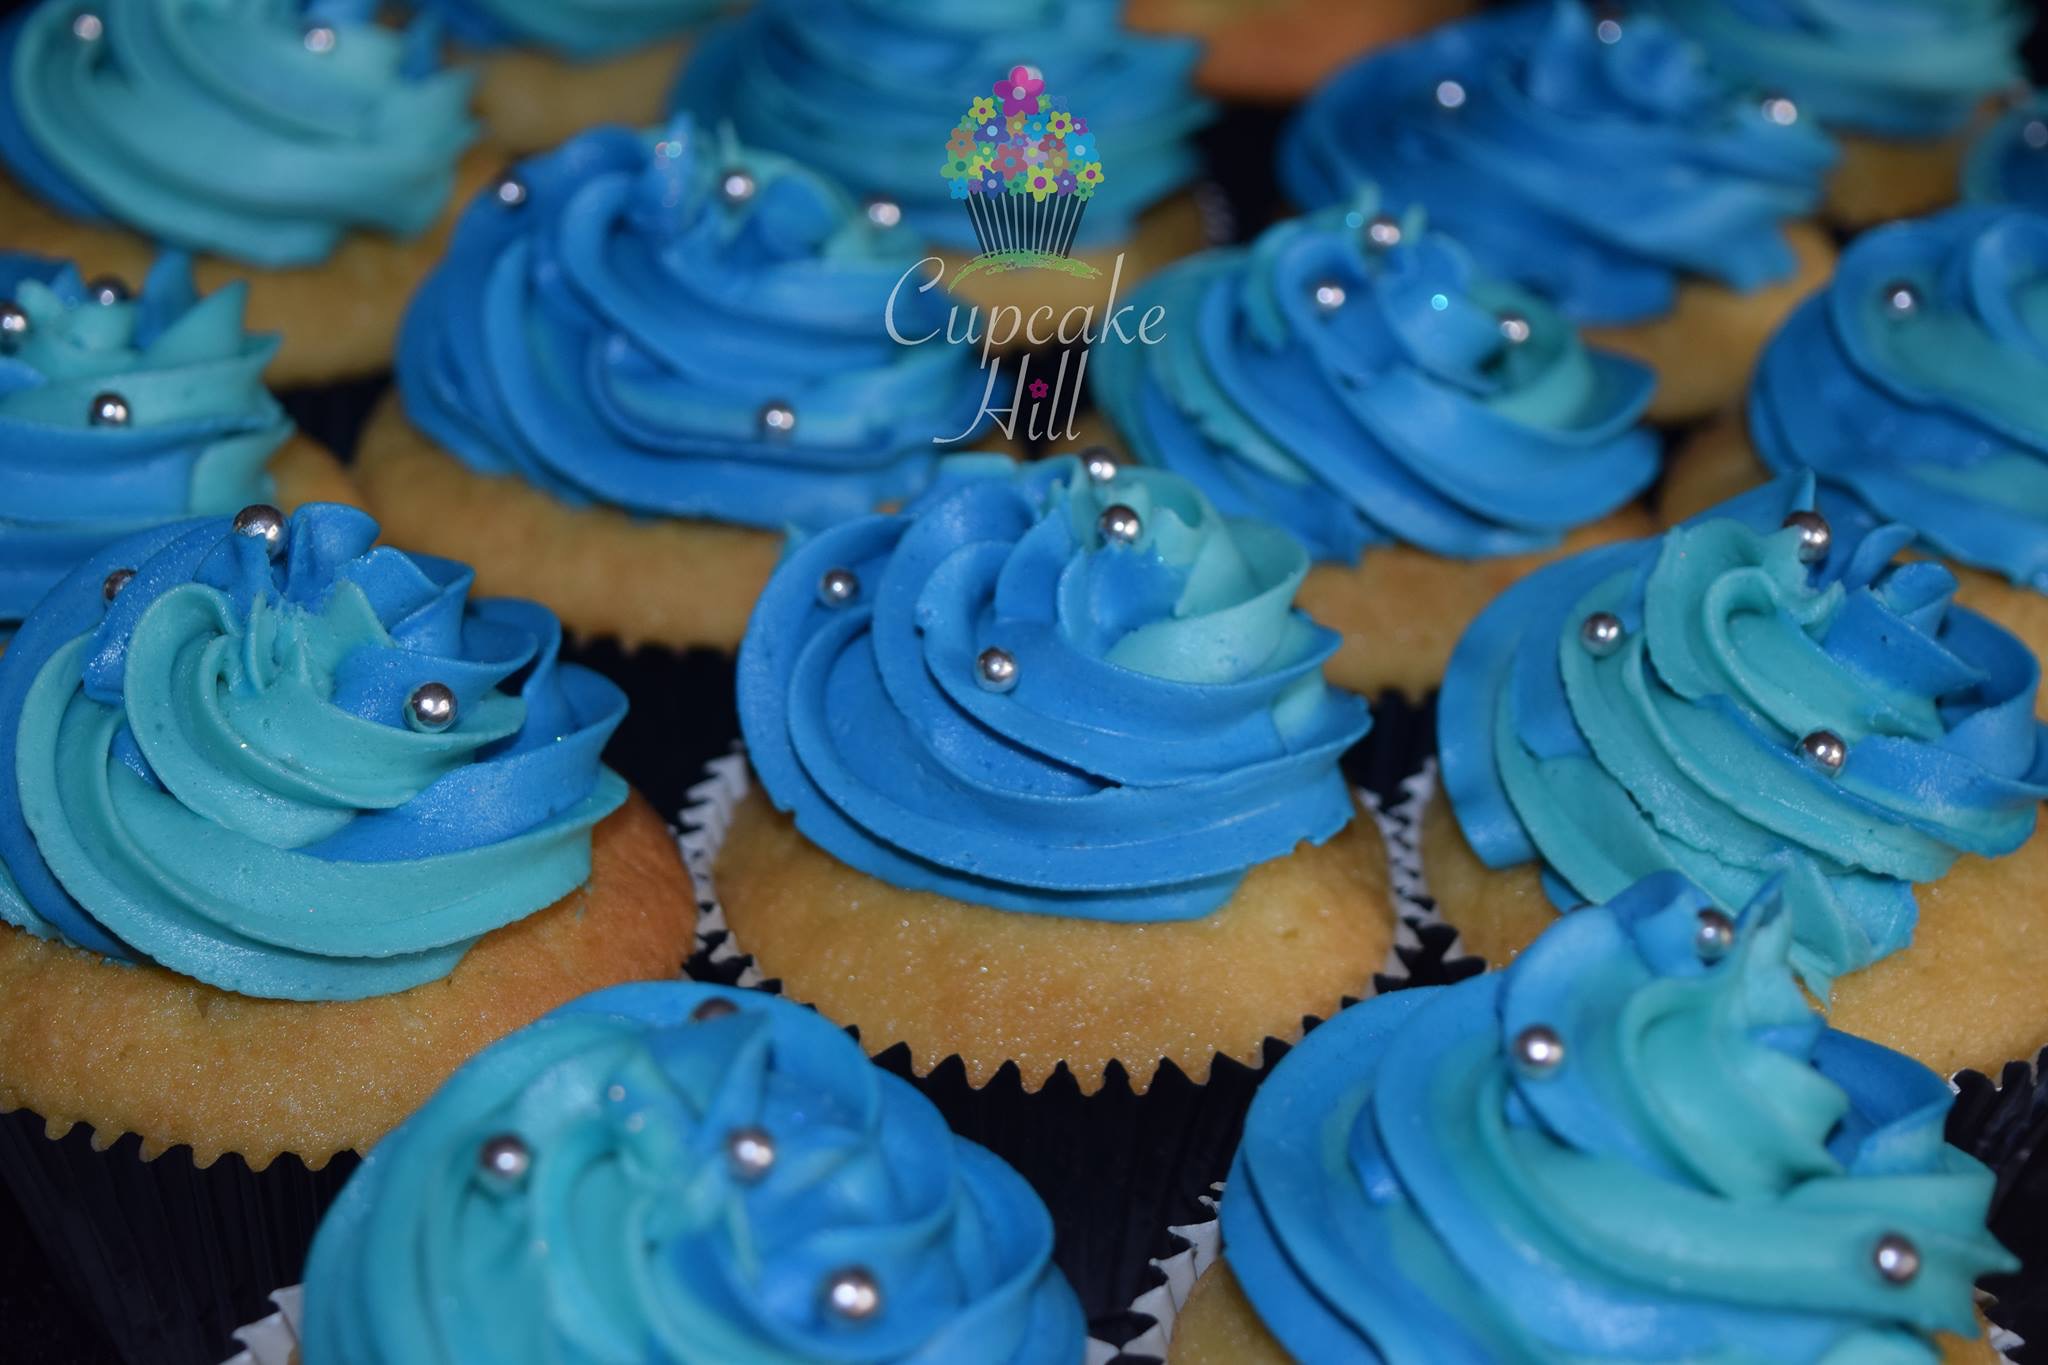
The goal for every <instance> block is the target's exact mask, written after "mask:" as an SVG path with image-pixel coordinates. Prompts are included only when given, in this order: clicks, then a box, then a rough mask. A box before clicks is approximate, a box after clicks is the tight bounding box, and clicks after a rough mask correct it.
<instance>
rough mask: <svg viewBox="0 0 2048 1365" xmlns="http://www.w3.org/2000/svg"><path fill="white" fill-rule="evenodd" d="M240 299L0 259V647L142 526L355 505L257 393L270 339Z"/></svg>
mask: <svg viewBox="0 0 2048 1365" xmlns="http://www.w3.org/2000/svg"><path fill="white" fill-rule="evenodd" d="M245 293H246V290H245V288H244V286H242V285H240V284H234V285H229V286H228V287H227V288H225V289H222V290H220V291H218V292H216V293H214V294H210V295H208V296H206V297H205V298H204V299H202V298H200V296H199V294H198V292H197V291H196V290H195V289H194V288H193V286H192V269H191V263H190V261H189V260H188V259H187V258H186V257H185V256H183V255H182V254H180V253H175V252H172V253H166V254H165V255H164V256H162V257H161V258H159V259H158V261H157V263H156V265H155V266H153V267H152V268H151V270H150V272H149V278H148V279H147V280H146V281H144V283H143V286H142V293H141V294H140V295H139V296H135V297H130V296H129V295H128V293H127V291H126V290H125V289H122V288H119V287H117V286H115V285H114V284H113V283H112V282H111V281H99V280H95V281H94V282H93V283H92V285H91V286H88V285H87V284H86V283H85V282H84V281H83V280H81V279H80V278H79V274H78V271H77V269H76V268H75V267H73V266H71V265H69V264H66V263H64V262H60V261H49V260H44V259H42V258H41V257H38V256H28V255H23V254H19V253H15V252H6V251H0V488H4V489H5V490H6V497H5V500H4V502H0V641H4V640H5V638H6V635H7V633H8V632H9V631H11V630H12V628H13V627H14V626H15V625H17V624H19V623H20V621H21V619H22V618H23V617H25V616H26V615H28V612H29V608H31V607H33V606H34V605H35V604H36V602H37V600H38V599H39V598H41V597H42V595H43V594H44V593H45V592H46V591H48V590H49V588H50V587H51V585H53V584H54V583H56V582H57V580H58V579H60V578H62V577H64V576H65V575H66V574H68V573H69V572H70V571H71V570H72V569H73V568H75V567H77V565H78V564H79V563H80V562H81V561H83V560H85V559H87V558H89V557H90V556H92V555H93V554H94V553H95V552H97V551H99V550H100V549H102V548H104V547H105V546H106V545H108V544H109V543H110V542H112V541H115V540H118V539H119V538H121V537H122V536H124V535H127V534H129V533H131V532H134V531H138V530H141V529H143V528H145V527H148V526H152V525H156V524H158V523H161V522H166V521H177V520H180V519H182V518H184V517H188V516H192V515H195V514H199V513H207V512H233V511H235V510H236V509H238V508H241V507H244V506H247V505H248V504H249V503H252V502H271V503H276V504H278V505H280V506H282V507H285V508H291V507H296V506H297V505H298V504H299V503H301V502H309V501H319V502H335V501H343V500H347V499H348V498H350V497H351V496H352V490H351V487H350V484H349V482H348V478H347V476H346V475H345V474H343V473H342V471H341V468H340V466H339V465H338V464H336V463H335V461H334V458H333V457H332V456H330V455H329V454H327V452H326V451H324V450H322V449H320V447H319V446H317V445H315V444H314V443H313V442H312V441H310V440H307V439H306V438H304V437H303V436H299V435H297V434H296V433H294V431H293V430H292V424H291V421H290V419H289V418H287V417H286V416H285V414H284V410H283V409H282V408H280V407H279V406H278V405H277V400H276V399H274V398H272V397H271V395H270V391H269V390H268V389H266V388H264V386H263V370H264V367H265V366H266V365H268V364H269V362H270V359H271V357H272V356H273V355H274V354H275V353H276V351H277V338H276V337H269V336H260V335H252V334H251V333H249V332H248V331H246V330H244V328H243V326H242V304H243V298H244V295H245Z"/></svg>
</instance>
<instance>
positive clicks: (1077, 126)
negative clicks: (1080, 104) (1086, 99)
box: [1074, 114, 1088, 133]
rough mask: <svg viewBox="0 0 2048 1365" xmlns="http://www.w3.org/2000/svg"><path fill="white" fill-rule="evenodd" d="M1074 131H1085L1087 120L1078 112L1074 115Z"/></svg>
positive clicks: (1086, 129)
mask: <svg viewBox="0 0 2048 1365" xmlns="http://www.w3.org/2000/svg"><path fill="white" fill-rule="evenodd" d="M1074 131H1075V132H1077V133H1085V132H1087V131H1088V120H1087V119H1084V118H1082V117H1081V116H1080V115H1079V114H1076V115H1074Z"/></svg>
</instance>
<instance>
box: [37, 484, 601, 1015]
mask: <svg viewBox="0 0 2048 1365" xmlns="http://www.w3.org/2000/svg"><path fill="white" fill-rule="evenodd" d="M263 510H265V511H267V510H268V509H263ZM266 523H267V524H269V525H271V526H273V527H276V526H278V523H277V522H275V521H269V520H268V518H265V517H263V516H262V515H260V514H257V515H254V516H252V518H251V519H250V520H247V521H245V522H244V525H245V527H246V528H250V529H260V528H261V527H262V526H264V525H265V524H266ZM376 538H377V524H376V523H375V522H373V521H371V520H370V519H369V518H368V517H367V516H365V515H364V514H363V513H361V512H358V511H356V510H355V509H353V508H348V507H342V506H339V505H334V504H316V505H314V506H311V507H307V508H303V509H301V510H300V511H299V512H298V513H297V514H296V515H295V516H292V517H290V518H288V519H284V520H283V522H282V527H281V529H280V530H279V531H278V534H277V536H276V537H275V539H274V540H273V539H269V538H266V537H265V536H264V535H261V534H252V533H250V530H249V529H245V530H243V531H237V530H236V529H234V520H232V519H230V518H227V517H206V518H200V519H198V520H193V521H180V522H174V523H171V524H169V525H166V526H161V527H157V528H154V529H151V530H148V531H143V532H139V533H137V534H135V535H133V536H129V537H126V538H124V539H122V540H120V541H117V542H116V543H115V544H113V545H112V546H110V547H108V548H107V549H105V550H103V551H101V552H100V553H99V554H97V555H95V556H93V557H92V558H91V559H89V560H87V561H86V562H85V564H84V565H83V566H82V567H81V568H79V569H78V570H77V571H76V572H75V573H73V574H72V575H70V576H69V577H68V578H66V579H64V580H63V581H62V582H61V583H59V584H58V585H57V586H56V587H55V588H53V589H52V590H51V591H50V594H49V595H48V596H47V597H45V598H44V599H43V600H42V602H41V603H40V604H38V605H37V607H36V609H35V610H34V611H33V612H31V613H30V615H29V618H28V620H27V621H26V622H24V623H23V625H22V627H21V631H20V633H19V634H17V635H16V636H15V637H14V639H13V640H12V641H11V642H10V643H9V645H8V647H7V652H6V653H5V654H4V655H0V717H5V718H6V719H5V723H4V724H0V774H4V775H5V777H4V780H0V919H5V920H7V921H9V922H10V923H13V924H15V925H18V926H20V927H21V928H24V929H27V930H28V931H30V932H31V933H35V934H38V935H41V936H44V937H54V938H60V939H62V940H64V941H65V942H67V943H70V944H72V945H73V946H75V947H78V948H83V949H86V950H87V951H90V952H95V953H101V954H104V955H106V956H108V957H112V958H117V959H122V960H126V961H133V962H150V963H155V964H157V965H159V966H162V967H166V968H168V969H170V970H171V971H174V972H177V973H180V974H181V975H184V976H187V977H191V978H194V979H196V980H199V981H202V982H205V983H207V984H209V985H213V986H217V987H219V988H221V989H222V990H228V991H235V992H238V993H241V994H244V995H252V996H267V997H273V998H283V999H293V1000H334V999H360V998H362V997H366V996H372V995H382V994H386V993H389V992H392V991H398V990H404V989H406V988H408V987H411V986H416V985H419V984H421V983H423V982H427V981H434V980H438V979H439V978H441V977H443V976H446V975H447V974H448V973H449V972H450V971H451V970H453V969H454V966H455V964H456V962H457V961H458V960H460V958H461V957H462V955H463V953H464V952H465V951H467V949H468V948H469V945H470V944H471V943H473V942H474V941H475V940H476V939H477V938H479V937H480V936H482V935H483V934H486V933H488V932H490V931H491V930H493V929H496V928H499V927H500V926H502V925H505V924H509V923H512V922H513V921H515V920H518V919H522V918H524V917H525V916H527V915H529V914H532V913H533V912H534V911H536V910H541V909H544V908H546V907H547V906H549V905H551V904H552V903H554V902H555V901H556V900H558V899H560V898H561V897H562V896H565V895H567V894H568V893H569V892H571V891H573V890H575V889H576V888H577V887H579V886H581V885H582V884H583V883H584V882H585V881H586V880H588V878H589V875H590V832H591V827H592V826H593V825H595V824H596V823H597V821H598V820H599V819H601V818H602V817H604V816H605V815H607V814H609V813H610V812H611V811H612V810H614V809H616V808H617V807H618V806H619V804H620V803H621V802H622V801H624V799H625V795H626V788H625V783H624V782H622V781H621V780H620V779H619V777H618V776H617V775H616V774H614V773H613V772H611V771H610V770H609V769H607V768H605V767H603V766H601V764H600V763H599V754H600V752H601V751H602V749H603V747H604V743H605V741H606V739H607V738H609V737H610V735H611V732H612V730H613V729H614V728H616V727H617V725H618V723H619V721H620V719H621V718H622V717H623V716H624V715H625V710H626V702H625V698H624V696H623V695H622V694H621V693H620V692H619V690H618V689H617V688H616V687H614V686H613V685H612V684H611V683H609V682H607V681H606V680H604V679H603V678H601V677H599V676H598V675H597V674H595V673H592V672H589V671H588V670H586V669H582V668H576V667H573V666H566V665H560V664H558V663H557V661H556V652H557V650H558V648H559V646H560V643H561V627H560V626H559V624H558V623H557V622H556V621H555V618H554V617H553V616H552V615H550V614H549V613H548V612H547V611H546V610H545V609H544V608H542V607H540V606H537V605H535V604H534V603H531V602H518V601H511V600H485V601H477V602H468V601H467V600H466V598H467V594H468V590H469V585H470V581H471V577H472V575H471V573H470V571H469V570H468V569H467V568H465V567H463V566H461V565H459V564H453V563H449V562H447V561H445V560H436V559H428V558H425V557H423V556H414V555H407V554H405V553H402V552H401V551H398V550H394V549H390V548H373V544H374V542H375V540H376ZM428 684H439V685H440V688H442V689H445V692H442V693H434V692H429V693H428V696H429V697H438V698H440V699H442V700H447V699H451V698H452V702H453V708H454V713H453V717H452V719H451V718H450V717H449V716H448V715H446V714H445V713H443V712H442V711H440V710H437V709H433V708H427V709H422V708H421V707H420V706H416V705H415V704H414V699H415V696H416V694H418V693H420V692H421V691H422V689H424V688H426V686H427V685H428ZM436 727H438V728H436Z"/></svg>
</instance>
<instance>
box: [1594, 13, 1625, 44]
mask: <svg viewBox="0 0 2048 1365" xmlns="http://www.w3.org/2000/svg"><path fill="white" fill-rule="evenodd" d="M1593 36H1594V37H1596V38H1598V39H1599V40H1600V41H1601V42H1603V43H1606V44H1607V45H1608V46H1609V47H1612V46H1613V45H1614V44H1616V43H1618V42H1620V41H1621V24H1620V22H1619V21H1617V20H1614V19H1602V20H1601V21H1600V22H1599V23H1597V24H1595V25H1593Z"/></svg>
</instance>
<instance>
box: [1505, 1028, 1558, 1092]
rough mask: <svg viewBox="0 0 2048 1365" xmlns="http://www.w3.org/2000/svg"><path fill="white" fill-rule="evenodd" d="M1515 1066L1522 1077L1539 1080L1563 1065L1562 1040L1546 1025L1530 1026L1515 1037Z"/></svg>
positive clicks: (1554, 1030)
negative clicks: (1519, 1070)
mask: <svg viewBox="0 0 2048 1365" xmlns="http://www.w3.org/2000/svg"><path fill="white" fill-rule="evenodd" d="M1515 1065H1516V1066H1517V1067H1518V1068H1520V1069H1521V1072H1522V1074H1523V1075H1524V1076H1528V1077H1531V1078H1532V1079H1541V1078H1542V1077H1545V1076H1549V1075H1551V1074H1553V1073H1554V1072H1556V1070H1557V1069H1558V1068H1559V1067H1561V1066H1563V1065H1564V1039H1562V1038H1560V1037H1558V1036H1557V1030H1556V1029H1554V1028H1551V1027H1550V1026H1549V1025H1547V1024H1531V1025H1529V1027H1527V1028H1525V1029H1523V1030H1522V1031H1521V1032H1520V1033H1518V1034H1516V1035H1515Z"/></svg>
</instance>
